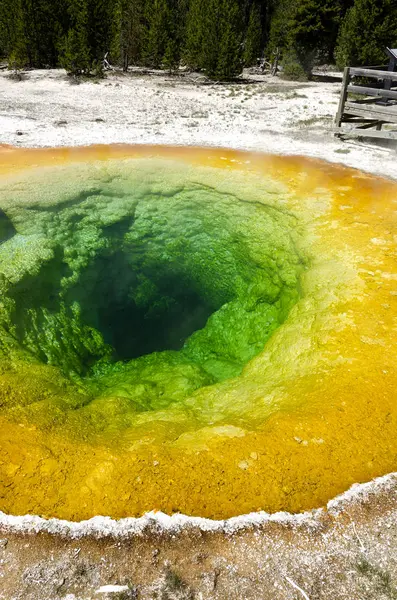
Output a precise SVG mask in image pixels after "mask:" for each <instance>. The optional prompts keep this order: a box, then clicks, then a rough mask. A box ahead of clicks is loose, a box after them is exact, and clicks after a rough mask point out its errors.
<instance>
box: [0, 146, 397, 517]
mask: <svg viewBox="0 0 397 600" xmlns="http://www.w3.org/2000/svg"><path fill="white" fill-rule="evenodd" d="M396 201H397V185H396V184H395V183H392V182H388V181H386V180H381V179H379V178H376V177H372V176H369V175H366V174H364V173H360V172H358V171H353V170H350V169H347V168H343V167H340V166H333V165H330V164H327V163H322V162H318V161H313V160H309V159H303V158H296V157H274V156H268V155H260V154H248V153H243V152H235V151H226V150H211V149H188V148H166V147H164V148H161V147H117V146H116V147H91V148H86V149H74V150H73V149H59V150H52V149H50V150H22V149H13V148H8V147H4V148H3V149H1V150H0V303H1V312H0V408H1V410H0V425H1V427H0V446H1V454H0V510H2V511H4V512H7V513H12V514H26V513H34V514H38V515H41V516H46V517H59V518H66V519H69V520H81V519H85V518H89V517H92V516H94V515H99V514H101V515H109V516H112V517H115V518H118V517H125V516H139V515H141V514H143V513H144V512H146V511H149V510H162V511H164V512H166V513H173V512H183V513H185V514H189V515H198V516H203V517H212V518H227V517H230V516H235V515H238V514H242V513H247V512H251V511H256V510H265V511H268V512H275V511H278V510H286V511H292V512H297V511H302V510H305V509H309V508H314V507H318V506H321V505H323V504H324V503H325V502H326V501H327V500H329V499H330V498H331V497H333V496H335V495H336V494H337V493H339V492H342V491H344V490H345V489H347V488H348V487H349V486H350V485H351V484H352V483H355V482H362V481H367V480H370V479H372V478H373V477H375V476H378V475H382V474H385V473H387V472H390V471H392V470H395V469H396V466H397V461H396V451H397V428H396V417H397V404H396V402H395V390H396V389H397V368H396V365H397V361H396V358H397V357H396V345H395V339H396V330H397V318H396V315H397V307H396V300H397V271H396V263H395V261H396V242H397V236H396V231H397V230H396V220H397V218H396V214H397V213H396Z"/></svg>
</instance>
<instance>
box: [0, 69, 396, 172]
mask: <svg viewBox="0 0 397 600" xmlns="http://www.w3.org/2000/svg"><path fill="white" fill-rule="evenodd" d="M326 75H327V76H328V77H324V74H323V76H322V77H321V78H320V79H322V81H320V82H317V81H316V82H310V83H304V82H303V83H294V82H287V81H282V80H281V79H279V78H278V77H272V76H270V75H261V74H259V75H258V74H248V73H247V74H246V80H248V83H246V84H244V83H226V84H215V83H209V82H205V79H204V78H203V77H202V76H199V75H197V74H183V75H181V76H178V77H176V76H169V75H165V74H164V73H162V72H153V73H152V74H150V75H144V74H142V73H140V72H138V71H132V72H131V73H129V74H128V75H123V74H121V73H113V72H110V73H108V74H107V77H106V79H104V80H101V81H97V82H94V81H89V82H83V83H80V84H77V83H75V81H74V80H73V79H72V78H70V77H67V76H66V74H65V72H64V71H63V70H60V69H59V70H50V71H48V70H47V71H44V70H43V71H39V70H38V71H31V72H27V73H25V74H24V75H23V79H22V81H15V80H12V79H10V76H9V72H8V71H7V70H6V69H3V70H1V71H0V143H3V144H12V145H21V146H28V147H40V146H80V145H88V144H98V143H100V144H114V143H128V144H181V145H197V146H204V145H209V146H218V147H222V146H223V147H231V148H240V149H247V150H260V151H263V152H271V153H277V154H303V155H306V156H312V157H317V158H322V159H325V160H328V161H332V162H339V163H343V164H346V165H348V166H352V167H356V168H360V169H362V170H365V171H369V172H372V173H376V174H379V175H384V176H386V177H393V178H395V177H397V164H396V160H395V147H388V148H385V147H380V146H376V145H374V144H371V145H364V144H361V143H358V142H341V141H339V140H338V139H336V138H335V137H334V136H333V133H332V128H333V119H334V117H335V114H336V111H337V108H338V101H339V91H340V81H337V80H336V81H331V82H328V81H324V80H325V79H327V78H328V79H332V78H333V79H337V77H332V74H331V73H327V74H326ZM336 75H338V74H336ZM330 76H331V77H330ZM339 76H340V75H339Z"/></svg>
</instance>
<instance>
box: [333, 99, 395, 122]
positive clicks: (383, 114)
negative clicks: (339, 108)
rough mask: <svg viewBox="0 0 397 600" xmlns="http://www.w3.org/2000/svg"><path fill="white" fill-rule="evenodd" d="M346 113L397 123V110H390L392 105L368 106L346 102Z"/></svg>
mask: <svg viewBox="0 0 397 600" xmlns="http://www.w3.org/2000/svg"><path fill="white" fill-rule="evenodd" d="M396 108H397V107H396ZM344 113H348V114H351V115H357V116H360V117H361V116H363V117H366V118H371V119H376V120H377V121H384V122H385V123H397V112H396V111H392V110H390V107H387V106H379V107H378V106H374V105H371V106H370V107H368V106H363V105H362V104H361V105H360V104H355V103H354V102H346V103H345V107H344Z"/></svg>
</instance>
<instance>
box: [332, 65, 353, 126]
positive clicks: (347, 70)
mask: <svg viewBox="0 0 397 600" xmlns="http://www.w3.org/2000/svg"><path fill="white" fill-rule="evenodd" d="M349 79H350V67H345V70H344V71H343V79H342V90H341V94H340V98H339V107H338V112H337V113H336V117H335V125H336V127H340V126H341V123H342V120H343V111H344V108H345V103H346V98H347V86H348V85H349Z"/></svg>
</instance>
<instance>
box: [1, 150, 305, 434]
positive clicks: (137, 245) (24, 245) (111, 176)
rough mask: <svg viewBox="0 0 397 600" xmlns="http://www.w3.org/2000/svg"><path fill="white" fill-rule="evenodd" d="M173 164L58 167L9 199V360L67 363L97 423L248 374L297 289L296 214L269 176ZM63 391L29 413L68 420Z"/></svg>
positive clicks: (4, 249) (4, 320)
mask: <svg viewBox="0 0 397 600" xmlns="http://www.w3.org/2000/svg"><path fill="white" fill-rule="evenodd" d="M164 163H165V161H163V162H162V163H161V165H157V164H156V163H154V162H153V161H152V163H150V161H146V162H144V163H143V164H140V163H137V162H135V163H134V162H133V161H126V162H125V163H124V164H117V163H113V164H112V163H110V164H109V165H108V166H106V167H99V166H97V167H96V168H95V169H92V170H91V171H87V170H84V169H83V168H82V167H81V166H75V167H74V168H69V169H64V170H62V169H58V170H55V171H54V170H52V171H49V172H48V173H44V175H42V176H41V177H42V180H39V181H33V183H32V184H31V185H28V184H25V187H24V186H23V185H21V184H20V182H19V183H16V184H15V185H14V186H10V188H9V189H8V191H7V192H8V193H7V201H3V207H2V208H3V210H4V215H5V216H6V218H7V219H8V221H7V222H8V223H9V225H8V230H7V231H8V236H7V239H6V240H5V242H4V243H3V244H2V245H1V246H0V265H1V267H0V292H1V302H2V307H3V311H2V313H1V316H0V351H1V353H2V355H3V365H4V364H9V365H12V363H13V361H15V360H21V358H22V359H23V361H25V362H26V361H28V362H30V363H33V364H39V363H42V364H45V365H51V366H53V367H56V368H58V369H60V371H61V373H62V374H63V377H64V378H65V381H66V382H70V381H72V382H74V385H75V392H73V393H74V394H76V393H78V395H79V396H78V397H79V398H80V399H79V400H78V401H77V400H73V401H71V403H72V405H73V402H77V405H79V406H80V404H81V405H82V406H85V408H84V409H83V410H84V411H85V413H86V415H89V418H90V419H91V425H92V427H93V429H94V430H97V429H101V427H102V426H103V419H104V418H105V416H106V419H108V420H110V421H111V420H112V419H113V420H116V421H117V419H118V418H120V419H121V421H123V422H129V421H130V420H131V419H134V418H135V417H134V415H136V414H138V413H140V412H142V411H148V410H162V409H165V408H167V407H168V406H170V405H173V404H178V403H180V402H181V401H182V400H183V399H184V398H186V397H188V396H190V395H191V394H192V393H193V392H194V391H195V390H197V389H199V388H201V387H203V386H208V385H211V384H213V383H216V382H219V381H221V380H224V379H227V378H230V377H234V376H236V375H238V374H240V373H241V370H242V368H243V367H244V365H245V364H246V363H247V362H248V361H249V360H250V359H252V358H253V357H254V356H255V355H256V354H258V353H259V352H260V351H261V350H262V349H263V347H264V345H265V343H266V341H267V340H268V339H269V337H270V336H271V335H272V334H273V333H274V331H275V330H276V329H277V328H278V327H279V325H280V324H281V323H283V321H284V320H285V319H286V317H287V315H288V313H289V311H290V309H291V307H292V306H293V305H294V303H296V302H297V300H298V298H299V278H300V274H301V272H302V270H303V269H304V267H305V261H304V259H303V258H302V256H301V254H300V252H299V251H298V249H297V247H298V245H299V244H298V241H299V234H298V232H297V223H296V219H295V218H294V216H293V215H290V214H288V213H287V212H286V211H285V210H283V209H282V203H281V204H280V206H281V208H280V207H277V208H276V206H275V202H274V197H273V194H274V190H272V189H271V186H270V193H268V194H267V195H266V193H265V192H264V193H263V194H262V195H261V193H259V192H258V191H257V192H256V193H253V197H252V198H251V197H250V195H249V194H244V193H242V191H241V190H240V192H239V193H236V192H235V191H233V190H232V189H231V186H230V185H228V184H227V182H226V183H225V182H222V181H220V182H216V181H214V179H213V178H211V177H208V176H207V177H206V178H205V177H204V176H203V174H202V173H201V174H199V172H198V171H197V172H195V171H194V170H192V171H190V172H186V173H182V172H181V170H180V169H179V170H178V169H175V167H174V166H173V165H172V164H171V166H170V165H164ZM137 164H138V166H137ZM156 167H159V169H157V168H156ZM2 198H3V196H2ZM7 361H8V362H7ZM60 377H61V379H62V376H61V375H60ZM62 385H70V384H69V383H67V384H62ZM76 386H77V387H76ZM73 393H72V395H71V396H70V397H73V398H77V396H73ZM84 395H85V398H86V400H84V401H82V400H81V398H82V397H83V396H84ZM59 397H60V398H61V397H62V393H61V392H59ZM56 398H57V393H55V392H54V394H53V397H52V398H50V399H49V400H48V402H46V403H44V404H43V403H41V404H40V405H36V406H32V407H30V408H29V411H28V412H29V418H30V419H33V420H38V421H40V422H41V423H44V422H45V424H46V425H47V426H50V425H51V423H52V422H56V421H57V420H58V419H59V418H61V415H62V411H63V405H62V402H65V399H64V398H63V399H62V400H59V401H58V400H57V399H56ZM93 398H95V401H94V400H93ZM110 398H112V401H110V400H109V399H110ZM49 405H51V409H50V408H49ZM13 410H14V409H13ZM23 411H25V412H24V414H27V412H26V411H27V409H25V408H24V409H23ZM17 414H18V418H20V417H21V412H20V410H19V411H17Z"/></svg>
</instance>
